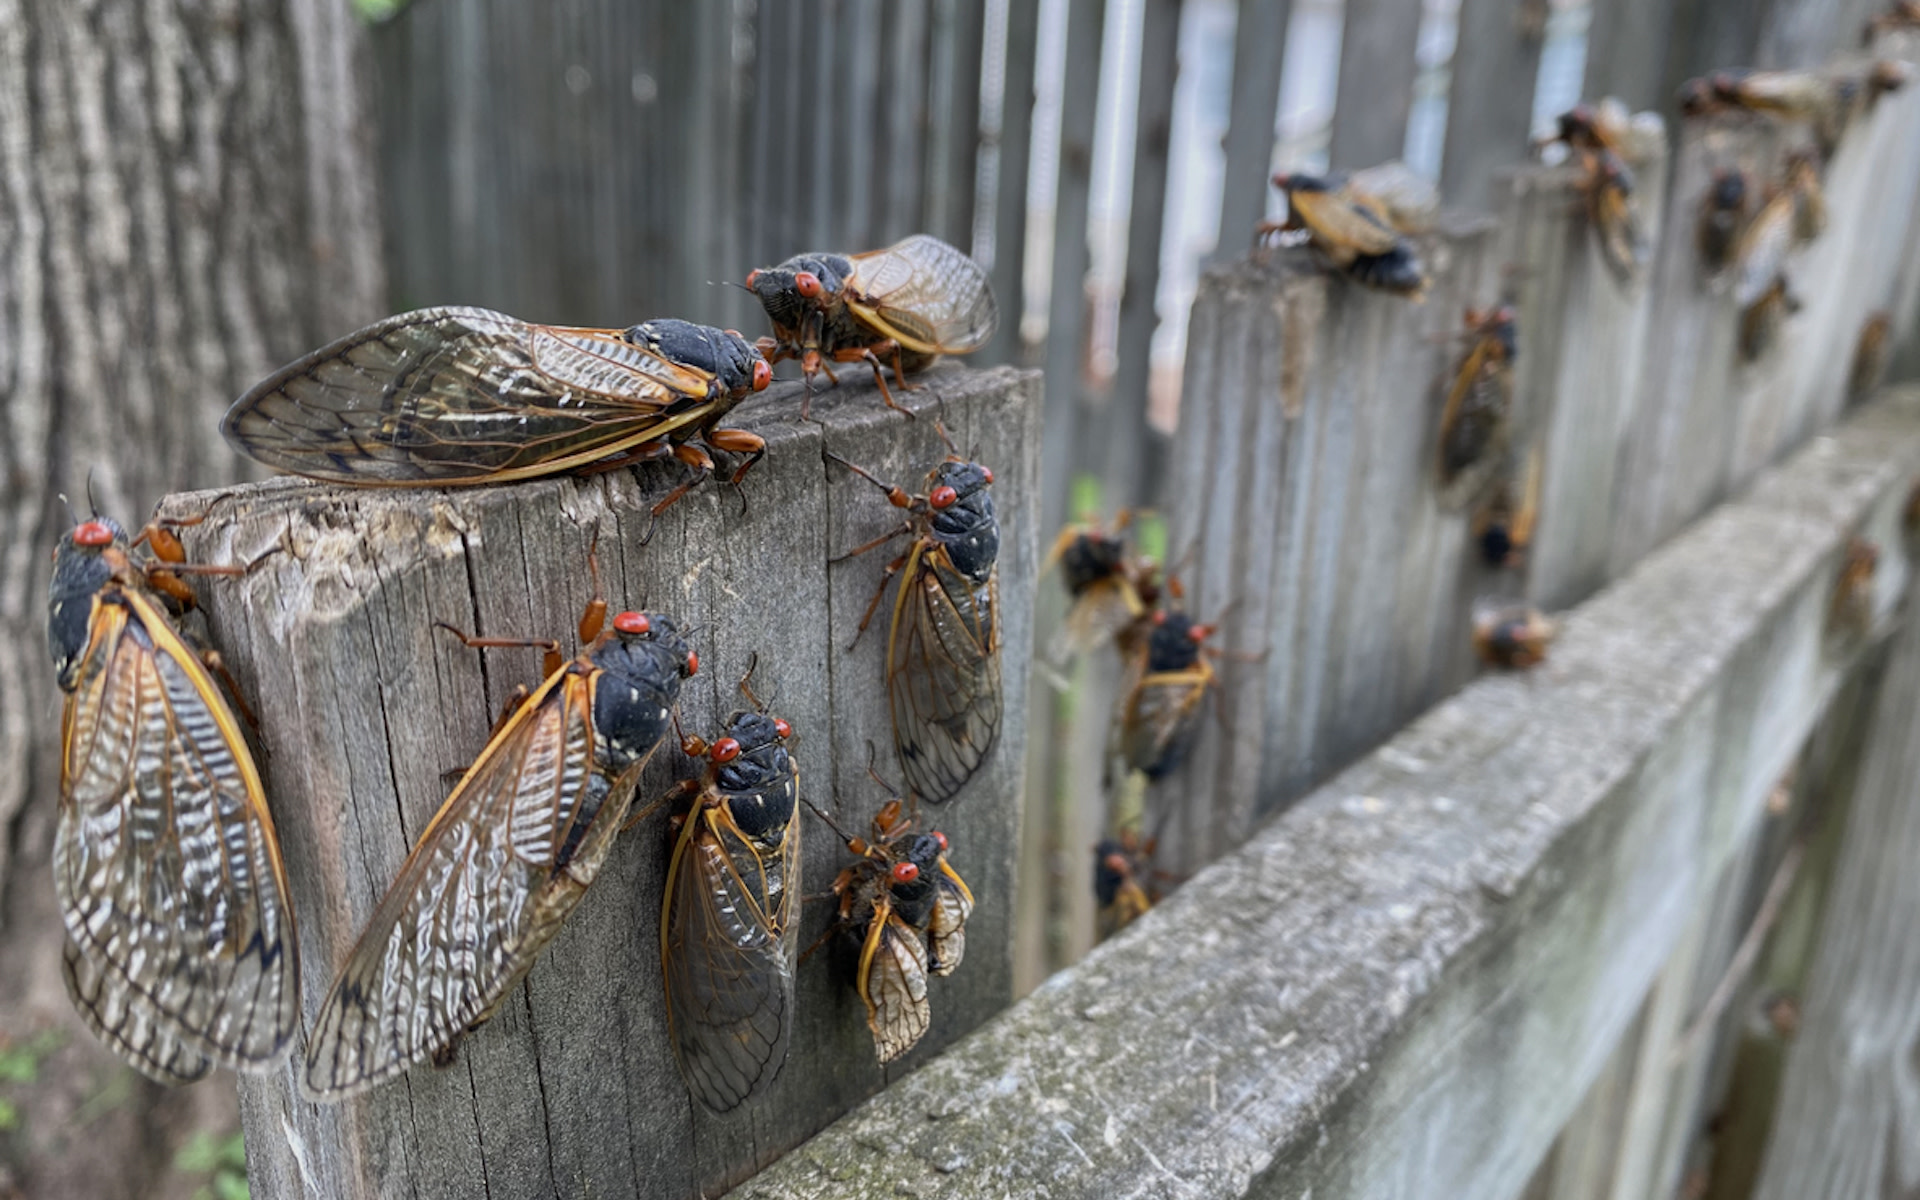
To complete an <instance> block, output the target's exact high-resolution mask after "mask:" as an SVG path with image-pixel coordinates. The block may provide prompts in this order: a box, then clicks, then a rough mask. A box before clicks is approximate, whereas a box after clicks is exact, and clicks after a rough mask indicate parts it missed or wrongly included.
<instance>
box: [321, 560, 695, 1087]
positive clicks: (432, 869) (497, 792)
mask: <svg viewBox="0 0 1920 1200" xmlns="http://www.w3.org/2000/svg"><path fill="white" fill-rule="evenodd" d="M589 561H591V559H590V560H589ZM595 592H596V597H597V593H598V588H597V587H596V589H595ZM605 611H606V605H605V603H604V602H602V601H600V600H599V599H597V598H596V599H595V601H594V602H593V603H592V604H591V605H589V606H588V609H587V612H586V615H585V616H584V617H582V618H581V621H580V630H579V632H580V639H581V641H582V642H583V643H585V649H584V650H582V651H581V653H580V654H579V656H578V657H576V658H574V659H572V660H570V661H569V660H564V659H562V657H561V655H560V651H559V646H558V644H557V643H554V642H540V641H531V640H525V639H516V638H474V637H468V636H467V635H465V634H462V633H460V632H459V631H458V630H452V629H451V627H450V626H443V628H447V629H449V630H450V631H451V632H453V633H455V634H456V635H457V636H459V637H460V638H461V640H462V641H464V642H466V644H467V645H469V646H476V647H478V646H543V647H545V648H546V651H547V661H546V663H545V673H546V680H545V682H543V683H542V684H541V685H540V686H539V687H538V688H537V689H535V690H534V691H533V692H532V693H531V694H529V695H524V696H521V697H518V698H517V699H516V702H515V703H514V704H513V705H512V706H511V707H510V708H509V709H508V710H507V712H506V713H505V714H504V715H503V717H502V718H501V720H500V723H499V724H498V725H497V726H496V728H495V729H494V731H493V734H492V736H491V737H490V738H489V739H488V741H487V744H486V747H485V748H484V749H482V750H481V752H480V756H479V757H478V758H477V759H475V760H474V763H473V765H472V766H471V767H469V768H467V771H466V773H465V775H463V776H462V777H461V779H460V782H459V783H458V784H456V785H455V786H454V789H453V792H452V793H451V794H450V795H448V797H447V799H446V802H445V803H444V804H442V805H441V806H440V811H439V812H437V813H435V814H434V817H433V820H432V822H431V823H429V824H428V825H427V828H426V831H425V832H423V833H422V834H421V835H420V838H419V840H418V841H417V842H416V843H415V844H414V847H413V850H412V852H411V853H410V854H408V855H407V859H406V862H405V863H404V864H403V865H402V866H401V868H400V874H399V876H398V877H397V878H396V879H395V880H394V881H393V884H392V886H391V887H389V888H388V889H387V892H386V895H385V896H384V897H383V898H382V899H381V901H380V904H379V906H378V907H377V908H375V909H374V913H373V916H372V918H371V919H370V920H369V921H368V922H367V926H366V929H365V930H364V931H363V932H362V933H361V935H360V939H359V941H358V942H357V943H356V944H355V946H354V947H353V950H352V952H351V953H349V954H348V956H347V960H346V962H345V963H344V964H343V965H342V966H341V968H340V974H339V975H338V976H337V977H336V978H335V979H334V981H333V986H332V987H331V988H330V989H329V990H328V993H327V998H326V1000H325V1001H324V1002H323V1003H322V1004H321V1007H320V1015H319V1018H318V1020H317V1021H316V1023H315V1025H314V1029H313V1033H312V1036H311V1037H310V1038H309V1039H308V1041H307V1061H306V1070H305V1073H304V1075H303V1076H302V1079H301V1084H302V1089H303V1090H304V1091H305V1093H306V1094H307V1095H308V1096H309V1097H311V1098H313V1099H316V1100H327V1101H334V1100H341V1099H344V1098H346V1097H348V1096H351V1095H354V1094H355V1093H357V1092H361V1091H365V1090H366V1089H368V1088H370V1087H373V1086H374V1085H376V1084H378V1083H381V1082H383V1081H385V1080H387V1079H391V1078H392V1077H394V1076H396V1075H399V1074H400V1073H401V1072H403V1071H406V1070H407V1069H409V1068H411V1067H413V1066H415V1065H417V1064H419V1063H421V1062H424V1061H426V1060H428V1059H433V1060H435V1061H445V1059H446V1058H447V1056H449V1055H451V1054H452V1053H453V1051H454V1049H455V1047H456V1046H457V1044H458V1042H459V1039H460V1038H461V1036H462V1035H463V1034H465V1033H466V1032H467V1031H468V1030H469V1029H472V1028H475V1027H477V1026H479V1025H480V1024H482V1023H484V1022H485V1021H486V1020H487V1018H489V1017H491V1016H492V1015H493V1013H494V1011H495V1010H496V1009H497V1008H499V1006H500V1003H501V1002H502V1001H503V1000H505V999H506V997H507V995H508V993H510V992H511V991H512V990H513V988H514V986H515V985H516V984H518V983H519V982H520V980H521V979H522V978H524V977H525V976H526V974H527V972H528V970H530V969H531V968H532V966H533V963H534V959H535V958H536V957H538V955H539V953H540V951H541V950H542V949H543V948H544V947H545V946H546V944H547V943H548V942H549V941H550V940H552V938H553V936H554V934H556V933H558V932H559V930H560V926H561V923H562V922H564V921H565V920H566V918H567V916H568V914H570V913H571V912H572V911H573V909H574V906H575V905H577V904H579V902H580V900H581V897H582V896H584V895H585V894H586V889H587V887H588V885H589V884H591V883H592V882H593V880H594V877H595V876H596V875H597V874H598V873H599V871H600V867H601V865H602V864H603V863H604V862H605V861H606V858H607V853H608V851H610V850H611V849H612V848H613V842H614V837H615V835H616V834H618V833H619V832H620V830H621V828H622V827H623V825H624V824H625V823H626V820H627V813H628V809H629V808H631V806H632V802H633V793H634V785H635V784H636V783H637V782H638V779H639V775H640V770H641V768H642V767H643V766H645V765H646V762H647V760H648V758H650V757H651V756H652V754H653V752H654V750H655V749H656V748H657V747H658V746H659V744H660V740H661V739H662V738H663V737H665V736H666V733H667V730H668V728H669V726H670V725H671V723H672V720H673V713H674V711H675V708H676V706H677V705H678V703H679V698H680V685H681V682H682V681H683V680H685V679H688V678H690V677H691V676H692V675H693V674H694V673H695V672H696V671H697V670H699V658H698V657H697V656H696V655H695V654H694V653H693V652H692V651H691V650H689V649H688V648H687V643H686V641H685V639H684V638H683V637H682V636H681V634H680V631H679V630H678V628H677V627H676V626H675V625H674V622H673V621H672V620H671V619H670V618H668V617H666V616H663V615H661V614H659V613H643V612H623V613H620V614H619V615H617V616H615V617H614V618H613V620H612V623H611V628H610V629H607V630H605V631H604V632H603V631H602V629H601V625H602V623H603V621H604V619H605Z"/></svg>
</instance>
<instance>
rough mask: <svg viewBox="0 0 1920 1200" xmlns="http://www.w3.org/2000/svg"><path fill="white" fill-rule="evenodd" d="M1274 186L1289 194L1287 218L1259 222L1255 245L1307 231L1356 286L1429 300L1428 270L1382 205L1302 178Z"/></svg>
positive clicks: (1284, 177) (1278, 179)
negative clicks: (1357, 283)
mask: <svg viewBox="0 0 1920 1200" xmlns="http://www.w3.org/2000/svg"><path fill="white" fill-rule="evenodd" d="M1273 186H1275V187H1277V188H1279V189H1280V190H1281V191H1283V192H1285V193H1286V194H1287V216H1286V219H1285V220H1282V221H1263V222H1261V224H1260V225H1259V227H1258V228H1257V229H1256V230H1255V240H1256V241H1260V240H1264V239H1265V238H1267V237H1268V236H1269V235H1272V234H1276V233H1286V232H1293V231H1300V230H1304V231H1305V232H1306V234H1307V236H1308V237H1309V238H1310V239H1311V241H1312V243H1313V246H1314V248H1315V249H1317V250H1319V251H1320V253H1321V254H1322V255H1324V256H1325V257H1326V259H1327V261H1328V262H1329V263H1331V264H1332V265H1333V266H1334V267H1335V268H1337V269H1338V270H1340V271H1342V272H1344V273H1346V274H1347V275H1349V276H1351V277H1353V278H1354V279H1355V280H1357V281H1358V282H1360V283H1363V284H1365V285H1367V286H1368V287H1372V288H1378V289H1379V290H1381V291H1386V292H1395V293H1398V294H1400V295H1404V296H1408V297H1410V298H1412V299H1414V300H1416V301H1417V300H1420V299H1421V298H1422V297H1424V296H1425V295H1426V291H1427V274H1426V269H1425V268H1424V267H1423V266H1421V264H1420V258H1419V255H1418V254H1417V253H1416V252H1415V251H1414V247H1413V243H1412V242H1411V241H1409V240H1408V239H1407V238H1406V237H1405V236H1403V234H1402V231H1401V230H1400V229H1398V228H1397V227H1396V226H1395V225H1394V224H1393V222H1392V220H1391V219H1390V217H1389V215H1388V213H1387V212H1386V211H1385V205H1383V204H1382V203H1381V202H1380V201H1379V200H1377V199H1376V198H1374V197H1372V196H1370V195H1367V194H1365V193H1364V192H1359V191H1356V190H1354V189H1353V188H1351V187H1348V186H1335V184H1334V183H1333V182H1332V181H1329V180H1327V179H1324V178H1322V177H1320V176H1318V175H1303V174H1301V173H1299V172H1294V173H1291V174H1287V173H1282V174H1279V175H1275V176H1274V177H1273Z"/></svg>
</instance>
